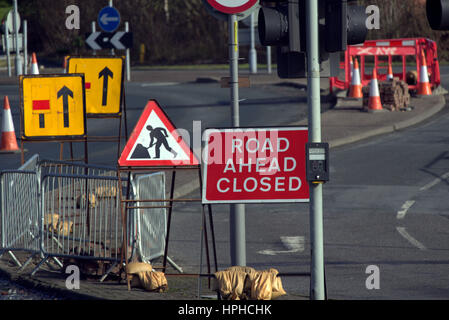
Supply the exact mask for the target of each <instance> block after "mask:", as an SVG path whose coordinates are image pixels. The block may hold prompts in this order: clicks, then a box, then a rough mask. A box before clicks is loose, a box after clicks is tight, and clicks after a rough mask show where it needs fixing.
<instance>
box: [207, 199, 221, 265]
mask: <svg viewBox="0 0 449 320" xmlns="http://www.w3.org/2000/svg"><path fill="white" fill-rule="evenodd" d="M207 208H208V212H209V224H210V232H211V237H212V246H213V251H214V264H215V272H217V271H218V262H217V247H216V243H215V228H214V218H213V215H212V206H211V205H210V204H208V205H207Z"/></svg>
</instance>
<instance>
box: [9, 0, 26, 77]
mask: <svg viewBox="0 0 449 320" xmlns="http://www.w3.org/2000/svg"><path fill="white" fill-rule="evenodd" d="M13 8H14V14H13V17H14V18H13V21H14V35H15V38H16V39H15V41H16V60H15V62H16V76H20V75H22V73H23V70H22V61H21V58H20V49H19V48H20V46H19V18H18V15H19V13H18V9H17V0H14V1H13ZM6 40H7V39H6Z"/></svg>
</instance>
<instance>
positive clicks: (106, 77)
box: [98, 67, 114, 106]
mask: <svg viewBox="0 0 449 320" xmlns="http://www.w3.org/2000/svg"><path fill="white" fill-rule="evenodd" d="M101 77H103V104H102V105H103V106H107V105H108V81H109V77H111V79H113V78H114V73H113V72H112V71H111V70H109V68H108V67H105V68H104V69H103V70H101V72H100V73H99V75H98V79H100V78H101Z"/></svg>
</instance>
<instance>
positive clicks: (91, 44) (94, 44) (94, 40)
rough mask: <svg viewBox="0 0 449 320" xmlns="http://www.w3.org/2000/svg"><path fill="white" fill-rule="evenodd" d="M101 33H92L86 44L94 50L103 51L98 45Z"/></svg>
mask: <svg viewBox="0 0 449 320" xmlns="http://www.w3.org/2000/svg"><path fill="white" fill-rule="evenodd" d="M100 34H101V32H92V33H91V34H90V35H89V36H88V37H87V39H86V44H87V45H88V46H89V47H91V48H92V49H93V50H101V49H102V48H101V47H100V46H99V45H98V43H97V39H98V37H99V36H100Z"/></svg>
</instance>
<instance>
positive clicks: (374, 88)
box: [368, 68, 384, 112]
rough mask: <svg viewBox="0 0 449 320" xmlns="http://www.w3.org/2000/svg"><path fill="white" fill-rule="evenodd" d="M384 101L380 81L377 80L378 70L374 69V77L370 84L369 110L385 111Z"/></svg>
mask: <svg viewBox="0 0 449 320" xmlns="http://www.w3.org/2000/svg"><path fill="white" fill-rule="evenodd" d="M383 110H384V109H383V107H382V102H381V100H380V94H379V83H378V81H377V70H376V68H374V69H373V78H372V79H371V82H370V85H369V102H368V112H379V111H383Z"/></svg>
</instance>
